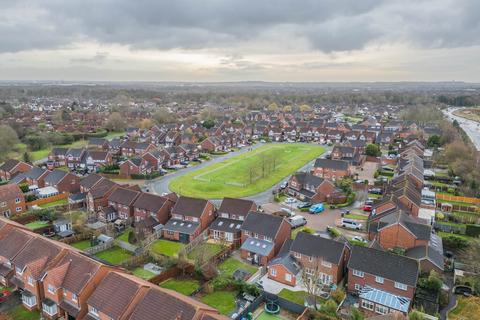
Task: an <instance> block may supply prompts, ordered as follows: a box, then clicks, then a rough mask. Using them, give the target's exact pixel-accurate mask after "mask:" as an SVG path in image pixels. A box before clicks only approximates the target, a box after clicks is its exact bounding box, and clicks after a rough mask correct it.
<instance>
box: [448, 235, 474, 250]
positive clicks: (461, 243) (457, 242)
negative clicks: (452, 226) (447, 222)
mask: <svg viewBox="0 0 480 320" xmlns="http://www.w3.org/2000/svg"><path fill="white" fill-rule="evenodd" d="M443 246H444V247H445V248H447V249H454V250H462V249H465V248H467V247H468V240H465V239H463V238H461V237H459V236H455V235H451V236H446V237H444V238H443Z"/></svg>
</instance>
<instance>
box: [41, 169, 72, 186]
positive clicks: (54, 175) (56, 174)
mask: <svg viewBox="0 0 480 320" xmlns="http://www.w3.org/2000/svg"><path fill="white" fill-rule="evenodd" d="M67 174H68V173H67V172H65V171H62V170H58V169H55V170H53V171H50V172H49V173H48V175H47V176H46V177H45V182H46V183H48V184H52V185H55V184H57V183H59V182H60V181H61V180H62V179H63V178H64V177H65V176H66V175H67Z"/></svg>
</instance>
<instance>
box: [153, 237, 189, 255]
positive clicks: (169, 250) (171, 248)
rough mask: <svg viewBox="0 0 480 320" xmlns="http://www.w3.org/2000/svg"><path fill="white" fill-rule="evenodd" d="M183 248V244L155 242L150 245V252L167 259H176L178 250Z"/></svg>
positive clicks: (164, 241)
mask: <svg viewBox="0 0 480 320" xmlns="http://www.w3.org/2000/svg"><path fill="white" fill-rule="evenodd" d="M184 247H185V245H184V244H183V243H180V242H173V241H169V240H163V239H162V240H157V241H155V242H154V243H153V244H152V247H151V248H152V251H153V252H154V253H157V254H162V255H164V256H168V257H176V256H178V253H179V252H180V250H182V249H183V248H184Z"/></svg>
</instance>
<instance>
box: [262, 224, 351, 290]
mask: <svg viewBox="0 0 480 320" xmlns="http://www.w3.org/2000/svg"><path fill="white" fill-rule="evenodd" d="M288 254H289V255H290V257H289V259H290V260H288V259H285V258H284V257H283V258H282V257H279V258H280V259H277V258H275V259H273V260H272V261H271V262H270V263H269V264H268V277H269V278H270V279H273V280H276V281H278V282H281V283H284V284H288V285H290V286H295V285H296V284H297V282H298V281H299V280H300V279H301V278H302V272H305V274H306V275H316V276H317V277H318V280H319V281H320V282H321V283H322V284H325V285H330V284H338V283H339V282H340V281H342V279H343V278H344V276H345V273H346V271H347V262H348V258H349V256H350V248H349V247H348V246H347V244H345V243H343V242H339V241H335V240H331V239H325V238H322V237H319V236H314V235H311V234H308V233H306V232H299V233H298V234H297V236H296V237H295V240H293V242H292V244H291V246H290V250H289V251H288ZM285 261H287V264H285ZM288 261H294V262H295V264H296V265H298V268H296V271H297V272H296V273H295V272H292V269H291V268H290V267H289V265H288V264H289V263H291V262H288ZM294 270H295V269H294Z"/></svg>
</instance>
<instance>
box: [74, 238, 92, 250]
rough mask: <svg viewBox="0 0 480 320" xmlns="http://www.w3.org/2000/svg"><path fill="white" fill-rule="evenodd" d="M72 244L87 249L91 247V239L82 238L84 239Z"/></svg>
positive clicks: (80, 248)
mask: <svg viewBox="0 0 480 320" xmlns="http://www.w3.org/2000/svg"><path fill="white" fill-rule="evenodd" d="M70 245H71V246H72V247H74V248H77V249H79V250H85V249H87V248H90V247H91V243H90V239H87V240H82V241H79V242H74V243H72V244H70Z"/></svg>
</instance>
